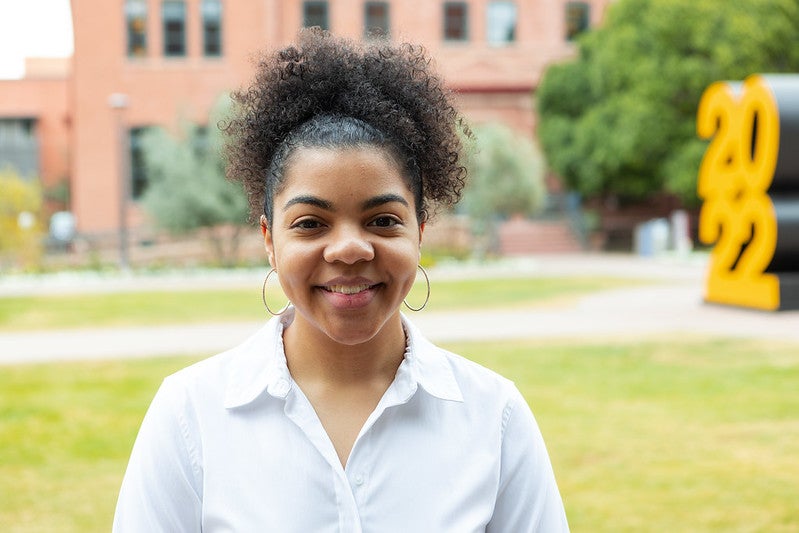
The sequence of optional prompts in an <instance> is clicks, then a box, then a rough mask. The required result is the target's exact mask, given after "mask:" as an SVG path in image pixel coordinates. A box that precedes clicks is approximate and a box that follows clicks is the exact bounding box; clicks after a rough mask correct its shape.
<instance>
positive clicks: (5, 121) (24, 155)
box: [0, 118, 39, 177]
mask: <svg viewBox="0 0 799 533" xmlns="http://www.w3.org/2000/svg"><path fill="white" fill-rule="evenodd" d="M5 166H10V167H11V168H13V169H14V170H16V172H17V173H18V174H20V175H21V176H27V177H31V176H36V175H37V174H38V173H39V143H38V141H37V140H36V121H35V120H34V119H32V118H0V170H2V168H3V167H5Z"/></svg>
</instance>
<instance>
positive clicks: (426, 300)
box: [402, 265, 430, 311]
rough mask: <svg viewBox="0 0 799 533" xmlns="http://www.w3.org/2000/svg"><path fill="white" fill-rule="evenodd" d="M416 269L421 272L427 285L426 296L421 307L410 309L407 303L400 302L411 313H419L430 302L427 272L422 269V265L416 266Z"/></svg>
mask: <svg viewBox="0 0 799 533" xmlns="http://www.w3.org/2000/svg"><path fill="white" fill-rule="evenodd" d="M418 267H419V270H421V271H422V274H424V281H425V283H426V284H427V296H425V297H424V303H423V304H422V305H421V307H411V306H410V305H408V302H406V301H405V300H402V303H404V304H405V307H407V308H408V309H410V310H411V311H421V310H422V309H424V308H425V307H426V306H427V302H428V301H429V300H430V278H428V277H427V271H426V270H425V269H424V268H423V267H422V265H418Z"/></svg>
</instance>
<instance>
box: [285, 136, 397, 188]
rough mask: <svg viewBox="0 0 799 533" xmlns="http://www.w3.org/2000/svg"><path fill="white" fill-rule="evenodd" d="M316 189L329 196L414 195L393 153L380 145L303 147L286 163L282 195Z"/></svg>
mask: <svg viewBox="0 0 799 533" xmlns="http://www.w3.org/2000/svg"><path fill="white" fill-rule="evenodd" d="M298 190H303V191H308V190H313V191H316V192H317V193H323V192H326V193H327V194H334V195H340V194H345V193H346V194H348V195H353V194H380V193H382V192H386V191H387V190H391V191H392V192H395V193H400V192H401V193H403V195H404V194H406V193H407V194H408V195H410V188H409V186H408V180H407V178H406V177H405V176H404V175H403V171H402V167H401V166H400V164H399V163H398V162H397V160H396V158H395V157H394V155H393V153H392V152H390V151H389V150H387V149H384V148H381V147H379V146H371V145H366V146H355V147H341V148H327V147H300V148H297V149H296V150H295V151H294V153H293V154H292V155H291V157H290V158H289V159H288V161H287V162H286V166H285V170H284V180H283V183H282V184H281V190H280V192H278V196H280V195H283V194H296V193H297V192H298Z"/></svg>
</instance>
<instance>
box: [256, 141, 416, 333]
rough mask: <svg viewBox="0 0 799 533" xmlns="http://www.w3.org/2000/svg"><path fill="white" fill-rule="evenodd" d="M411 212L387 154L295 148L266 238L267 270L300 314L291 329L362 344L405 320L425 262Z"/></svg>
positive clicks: (369, 150) (372, 150)
mask: <svg viewBox="0 0 799 533" xmlns="http://www.w3.org/2000/svg"><path fill="white" fill-rule="evenodd" d="M414 204H415V203H414V198H413V194H412V193H411V191H410V189H409V188H408V186H407V184H406V182H405V180H404V179H403V176H402V174H401V171H400V168H399V167H398V165H397V164H396V162H395V161H394V159H392V157H391V156H390V155H389V154H388V153H387V152H386V151H384V150H383V149H381V148H378V147H369V146H365V147H356V148H341V149H331V148H299V149H297V151H296V152H295V153H294V154H293V155H292V156H291V159H290V160H289V161H288V163H287V165H286V169H285V175H284V182H283V184H282V189H281V191H280V193H279V194H277V195H275V199H274V209H273V213H274V215H273V220H272V227H271V228H265V230H264V238H265V243H266V250H267V253H268V255H269V262H270V263H271V264H272V266H273V267H274V268H275V269H276V270H277V274H278V277H279V278H280V284H281V286H282V287H283V290H284V292H285V293H286V295H287V296H288V298H289V299H290V300H291V301H292V303H293V304H294V306H295V308H296V310H297V313H296V316H295V320H294V323H293V324H292V327H298V328H309V327H310V328H312V329H308V330H304V331H307V332H308V333H315V332H322V333H324V334H325V335H326V336H327V337H328V338H330V339H332V340H334V341H336V342H338V343H341V344H348V345H355V344H360V343H363V342H367V341H369V340H372V339H373V338H375V336H376V335H377V334H378V333H379V332H380V331H381V330H383V328H384V326H385V325H386V324H387V323H389V322H390V321H396V322H399V307H400V305H401V303H402V300H403V298H405V296H406V295H407V293H408V291H409V290H410V288H411V285H413V282H414V279H415V276H416V269H417V264H418V262H419V249H420V248H419V247H420V243H421V237H422V230H423V225H420V224H419V221H418V220H417V217H416V206H415V205H414ZM262 225H263V222H262Z"/></svg>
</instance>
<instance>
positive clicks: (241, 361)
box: [114, 310, 568, 533]
mask: <svg viewBox="0 0 799 533" xmlns="http://www.w3.org/2000/svg"><path fill="white" fill-rule="evenodd" d="M292 312H293V310H290V311H289V312H287V313H286V314H284V316H282V317H279V318H275V319H273V320H271V321H270V322H269V323H268V324H267V325H266V326H265V327H264V328H263V329H261V330H260V331H259V332H257V333H256V334H255V335H254V336H252V337H251V338H250V339H248V340H247V341H245V342H244V343H243V344H242V345H240V346H238V347H237V348H234V349H232V350H229V351H227V352H224V353H222V354H220V355H217V356H215V357H211V358H209V359H207V360H204V361H202V362H199V363H197V364H195V365H192V366H190V367H188V368H186V369H184V370H182V371H180V372H178V373H176V374H174V375H172V376H170V377H168V378H166V379H165V380H164V382H163V384H162V386H161V388H160V389H159V391H158V393H157V394H156V396H155V398H154V399H153V402H152V404H151V406H150V408H149V410H148V412H147V414H146V416H145V418H144V421H143V423H142V426H141V429H140V431H139V435H138V437H137V439H136V443H135V445H134V447H133V452H132V454H131V457H130V463H129V464H128V469H127V472H126V473H125V478H124V481H123V483H122V489H121V491H120V495H119V501H118V503H117V509H116V516H115V518H114V531H116V532H118V533H125V532H135V533H144V532H146V533H154V532H169V533H177V532H184V531H185V532H200V531H203V532H206V533H209V532H219V531H226V532H228V531H229V532H243V533H249V532H272V531H274V532H280V533H292V532H296V533H317V532H334V531H335V532H343V533H356V532H374V533H390V532H398V533H399V532H401V533H409V532H412V533H420V532H435V533H437V532H453V533H467V532H477V531H501V532H506V533H523V532H532V531H542V532H547V533H550V532H561V531H568V525H567V523H566V516H565V513H564V509H563V504H562V502H561V498H560V494H559V493H558V488H557V485H556V484H555V479H554V476H553V473H552V467H551V465H550V461H549V457H548V455H547V452H546V449H545V446H544V441H543V439H542V437H541V433H540V432H539V429H538V426H537V425H536V422H535V420H534V418H533V415H532V413H531V412H530V409H529V408H528V406H527V403H526V402H525V401H524V399H523V398H522V396H521V394H520V393H519V392H518V390H517V389H516V387H515V386H514V385H513V384H512V383H511V382H510V381H508V380H506V379H504V378H502V377H500V376H499V375H497V374H495V373H494V372H492V371H490V370H487V369H485V368H483V367H481V366H479V365H477V364H475V363H473V362H471V361H469V360H467V359H464V358H462V357H460V356H457V355H454V354H452V353H449V352H447V351H445V350H442V349H440V348H438V347H435V346H433V345H432V344H431V343H430V342H428V341H427V340H426V339H424V338H423V336H422V335H421V334H420V332H419V331H418V330H417V329H416V328H415V327H414V326H413V325H412V324H411V323H410V322H408V321H407V319H405V318H404V317H403V324H404V326H405V330H406V334H407V338H408V346H407V350H406V354H405V359H404V361H403V362H402V363H401V364H400V367H399V369H398V371H397V374H396V377H395V379H394V381H393V382H392V384H391V385H390V386H389V388H388V390H386V392H385V394H384V396H383V398H382V399H381V400H380V402H379V404H378V405H377V407H376V408H375V410H374V412H373V413H372V414H371V415H370V416H369V418H368V419H367V421H366V423H365V424H364V426H363V428H362V429H361V431H360V433H359V435H358V437H357V439H356V441H355V443H354V445H353V447H352V451H351V452H350V455H349V458H348V460H347V465H346V468H344V467H342V466H341V462H340V461H339V458H338V456H337V455H336V451H335V449H334V447H333V444H332V443H331V441H330V439H329V438H328V436H327V434H326V433H325V430H324V428H323V427H322V424H321V423H320V421H319V419H318V418H317V416H316V413H315V411H314V409H313V407H312V406H311V404H310V403H309V401H308V399H307V398H306V397H305V395H304V394H303V392H302V390H300V388H299V387H298V386H297V384H296V383H294V381H293V380H292V378H291V375H290V374H289V371H288V367H287V365H286V357H285V354H284V351H283V343H282V332H283V328H284V327H285V325H286V324H288V323H290V321H291V319H292V317H293V314H292Z"/></svg>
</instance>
